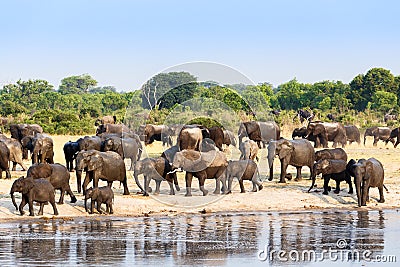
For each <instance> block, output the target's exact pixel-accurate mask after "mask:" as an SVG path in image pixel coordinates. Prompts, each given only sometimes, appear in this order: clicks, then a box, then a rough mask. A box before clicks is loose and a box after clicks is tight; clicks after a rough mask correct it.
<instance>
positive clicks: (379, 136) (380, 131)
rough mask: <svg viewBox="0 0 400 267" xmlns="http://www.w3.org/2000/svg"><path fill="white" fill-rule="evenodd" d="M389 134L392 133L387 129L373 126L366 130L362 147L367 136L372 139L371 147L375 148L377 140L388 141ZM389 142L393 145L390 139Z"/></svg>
mask: <svg viewBox="0 0 400 267" xmlns="http://www.w3.org/2000/svg"><path fill="white" fill-rule="evenodd" d="M391 132H392V130H391V129H390V128H389V127H378V126H373V127H370V128H367V129H366V130H365V133H364V146H365V141H366V140H367V136H373V137H374V143H373V146H376V145H377V143H378V141H379V140H382V141H386V140H388V139H389V138H390V135H391ZM389 141H390V142H392V143H393V144H394V140H393V139H391V140H389ZM386 143H387V142H386Z"/></svg>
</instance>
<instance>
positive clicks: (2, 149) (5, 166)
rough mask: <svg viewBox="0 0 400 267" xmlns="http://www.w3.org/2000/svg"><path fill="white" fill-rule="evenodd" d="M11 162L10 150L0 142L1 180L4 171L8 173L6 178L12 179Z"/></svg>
mask: <svg viewBox="0 0 400 267" xmlns="http://www.w3.org/2000/svg"><path fill="white" fill-rule="evenodd" d="M9 161H10V150H9V149H8V147H7V145H6V144H5V143H4V142H2V141H0V179H1V178H3V171H5V172H6V178H11V173H10V167H9Z"/></svg>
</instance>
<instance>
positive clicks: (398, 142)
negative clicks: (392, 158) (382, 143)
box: [392, 138, 400, 148]
mask: <svg viewBox="0 0 400 267" xmlns="http://www.w3.org/2000/svg"><path fill="white" fill-rule="evenodd" d="M392 143H393V142H392ZM398 144H400V140H399V138H397V140H396V143H395V144H394V148H396V147H397V145H398Z"/></svg>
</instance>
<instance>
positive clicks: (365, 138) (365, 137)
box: [364, 132, 367, 146]
mask: <svg viewBox="0 0 400 267" xmlns="http://www.w3.org/2000/svg"><path fill="white" fill-rule="evenodd" d="M366 140H367V132H365V133H364V146H365V141H366Z"/></svg>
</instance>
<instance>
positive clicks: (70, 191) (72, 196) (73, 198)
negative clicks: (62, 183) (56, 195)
mask: <svg viewBox="0 0 400 267" xmlns="http://www.w3.org/2000/svg"><path fill="white" fill-rule="evenodd" d="M64 191H67V193H68V195H69V196H70V197H71V203H75V202H76V201H77V199H76V197H75V195H74V193H72V190H71V187H69V184H68V185H67V187H66V190H64Z"/></svg>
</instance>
